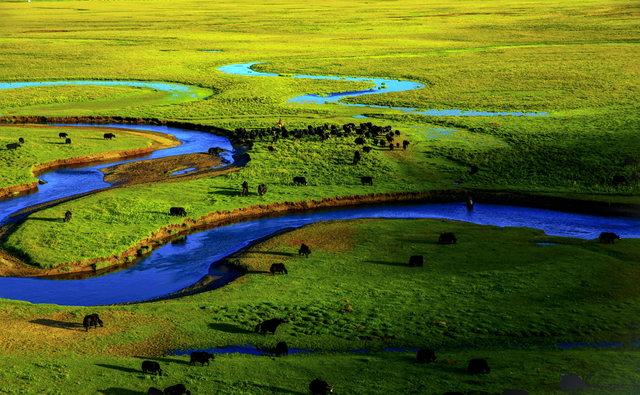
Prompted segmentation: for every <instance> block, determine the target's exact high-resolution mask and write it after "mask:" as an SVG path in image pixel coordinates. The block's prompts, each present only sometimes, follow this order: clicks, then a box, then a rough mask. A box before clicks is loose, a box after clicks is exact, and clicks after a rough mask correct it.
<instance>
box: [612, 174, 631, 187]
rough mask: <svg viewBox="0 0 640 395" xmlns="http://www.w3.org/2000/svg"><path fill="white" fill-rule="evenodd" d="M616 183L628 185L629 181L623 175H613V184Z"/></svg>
mask: <svg viewBox="0 0 640 395" xmlns="http://www.w3.org/2000/svg"><path fill="white" fill-rule="evenodd" d="M618 184H624V185H629V181H627V179H626V178H625V176H613V185H618Z"/></svg>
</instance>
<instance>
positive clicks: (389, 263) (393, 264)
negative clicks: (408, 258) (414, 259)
mask: <svg viewBox="0 0 640 395" xmlns="http://www.w3.org/2000/svg"><path fill="white" fill-rule="evenodd" d="M364 262H366V263H377V264H379V265H388V266H404V267H410V266H409V262H385V261H364Z"/></svg>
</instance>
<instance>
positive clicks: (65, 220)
mask: <svg viewBox="0 0 640 395" xmlns="http://www.w3.org/2000/svg"><path fill="white" fill-rule="evenodd" d="M69 221H71V211H68V210H67V212H66V213H64V219H63V220H62V222H69Z"/></svg>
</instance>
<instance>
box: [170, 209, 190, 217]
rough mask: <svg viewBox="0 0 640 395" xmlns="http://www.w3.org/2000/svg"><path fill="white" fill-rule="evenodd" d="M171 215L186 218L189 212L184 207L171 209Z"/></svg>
mask: <svg viewBox="0 0 640 395" xmlns="http://www.w3.org/2000/svg"><path fill="white" fill-rule="evenodd" d="M169 215H174V216H178V215H179V216H181V217H185V216H186V215H187V211H186V210H185V209H184V207H171V208H170V209H169Z"/></svg>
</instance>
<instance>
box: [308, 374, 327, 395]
mask: <svg viewBox="0 0 640 395" xmlns="http://www.w3.org/2000/svg"><path fill="white" fill-rule="evenodd" d="M309 389H310V390H311V393H312V394H314V395H318V394H321V395H326V394H327V392H328V393H333V386H329V384H327V382H326V381H322V380H320V379H318V378H315V379H313V381H312V382H311V384H309Z"/></svg>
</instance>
